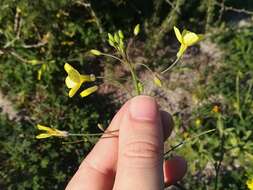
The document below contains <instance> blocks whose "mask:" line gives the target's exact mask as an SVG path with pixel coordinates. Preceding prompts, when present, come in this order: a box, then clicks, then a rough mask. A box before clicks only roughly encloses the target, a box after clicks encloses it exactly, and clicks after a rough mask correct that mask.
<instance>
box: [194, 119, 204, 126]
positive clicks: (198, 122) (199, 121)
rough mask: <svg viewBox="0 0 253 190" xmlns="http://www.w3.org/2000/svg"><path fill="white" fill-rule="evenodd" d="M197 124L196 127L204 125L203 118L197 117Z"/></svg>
mask: <svg viewBox="0 0 253 190" xmlns="http://www.w3.org/2000/svg"><path fill="white" fill-rule="evenodd" d="M195 125H196V127H200V126H201V125H202V120H201V119H199V118H198V119H196V120H195Z"/></svg>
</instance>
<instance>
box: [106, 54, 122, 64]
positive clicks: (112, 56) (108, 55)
mask: <svg viewBox="0 0 253 190" xmlns="http://www.w3.org/2000/svg"><path fill="white" fill-rule="evenodd" d="M101 55H103V56H106V57H110V58H113V59H116V60H118V61H120V62H121V63H124V61H123V60H122V59H120V58H118V57H116V56H114V55H111V54H107V53H101Z"/></svg>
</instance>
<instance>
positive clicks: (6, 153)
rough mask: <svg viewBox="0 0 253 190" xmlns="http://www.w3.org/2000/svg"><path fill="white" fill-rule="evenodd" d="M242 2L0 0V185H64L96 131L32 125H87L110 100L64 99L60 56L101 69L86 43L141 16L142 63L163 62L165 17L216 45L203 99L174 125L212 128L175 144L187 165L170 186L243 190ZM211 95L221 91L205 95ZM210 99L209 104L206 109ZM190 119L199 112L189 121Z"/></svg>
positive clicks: (247, 140)
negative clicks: (13, 113) (87, 136)
mask: <svg viewBox="0 0 253 190" xmlns="http://www.w3.org/2000/svg"><path fill="white" fill-rule="evenodd" d="M250 11H253V3H252V1H251V0H245V1H243V2H242V1H240V2H238V1H236V0H224V1H216V0H208V1H200V0H190V1H186V0H170V1H169V0H155V1H151V0H138V1H137V0H135V1H127V0H104V1H99V0H92V1H90V2H88V1H85V0H54V1H50V0H38V1H34V0H2V1H1V2H0V92H1V94H3V95H4V96H5V97H6V98H7V99H8V100H10V101H11V102H12V106H13V107H14V108H15V109H16V110H17V112H18V116H17V119H16V120H15V119H14V120H11V119H9V118H8V114H6V113H4V112H2V113H1V115H0V188H1V189H8V190H12V189H13V190H15V189H17V190H26V189H33V190H40V189H64V187H65V186H66V183H67V182H68V180H69V178H70V177H71V176H72V175H73V173H74V172H75V170H76V169H77V168H78V166H79V163H80V162H81V160H82V159H83V158H84V157H85V155H86V154H87V153H88V152H89V150H90V149H91V148H92V146H93V145H94V142H95V141H96V139H92V140H91V142H89V141H85V142H81V143H75V144H63V143H62V142H64V141H76V140H78V139H74V138H73V139H67V140H65V139H64V140H63V139H57V138H52V139H45V140H36V139H35V136H36V135H37V133H38V131H37V129H36V128H35V126H36V124H37V123H41V124H44V125H47V126H53V127H56V128H58V129H61V130H67V131H71V132H74V133H92V132H97V131H98V129H97V127H96V126H97V123H102V124H103V125H105V126H106V125H108V123H109V122H110V119H111V118H112V116H113V114H114V113H115V112H116V111H117V108H118V107H119V103H118V102H117V100H114V99H113V96H111V95H112V94H110V93H107V94H102V93H98V94H94V95H92V96H89V97H87V98H85V99H81V98H80V97H79V96H75V97H74V98H72V99H70V98H68V97H67V93H68V90H67V88H66V87H65V84H64V80H65V77H66V73H65V71H64V69H63V65H64V63H66V62H68V63H70V64H71V65H73V66H74V67H75V68H77V69H78V70H79V71H80V72H81V73H87V74H90V73H95V74H96V75H102V74H103V72H104V70H106V69H108V68H107V67H108V66H106V65H105V64H103V61H102V60H101V59H100V58H98V59H97V58H93V57H91V56H89V55H88V53H87V52H88V51H89V50H90V49H93V48H95V49H101V50H106V51H109V50H108V46H107V45H106V43H105V40H104V39H105V38H106V35H107V32H112V33H113V32H114V31H116V30H118V29H121V30H123V31H124V32H125V33H126V34H129V33H131V32H132V28H133V26H135V25H136V24H138V23H141V26H142V36H141V38H140V41H141V42H143V43H145V44H146V46H145V47H141V50H143V52H145V53H146V54H145V56H146V57H147V58H148V59H149V60H150V61H149V62H148V64H150V65H151V66H155V65H157V64H158V65H159V64H164V63H169V62H170V58H168V55H167V54H164V55H162V56H161V55H160V54H159V51H160V50H163V49H166V48H167V47H170V48H173V47H175V45H174V42H173V40H172V39H171V37H169V36H171V35H170V34H171V30H172V27H173V26H174V25H178V26H179V27H180V28H189V29H190V30H192V31H196V32H198V33H205V34H206V36H208V37H207V39H206V40H210V41H212V43H215V44H217V45H218V46H219V48H220V49H221V50H222V51H223V54H222V60H221V61H220V62H221V63H220V66H219V68H218V70H215V73H214V74H213V75H212V77H211V78H210V79H209V80H210V81H209V82H208V85H206V84H199V85H200V87H201V92H200V93H199V94H198V95H199V97H198V98H199V99H201V100H202V101H205V102H206V103H205V104H203V105H200V106H198V107H197V108H196V109H195V110H194V112H193V113H192V115H191V116H190V117H189V121H190V122H189V123H188V125H189V126H188V128H187V129H184V133H183V134H185V133H186V132H187V133H188V134H190V135H194V134H197V133H200V132H203V131H206V130H208V129H213V128H216V129H217V132H215V133H212V134H210V135H207V136H204V137H201V138H200V139H199V140H195V141H193V142H191V143H187V144H185V145H184V146H182V147H181V148H179V149H178V150H176V152H177V153H178V154H184V155H187V160H188V162H189V171H188V174H187V176H186V177H185V178H184V179H183V180H182V181H181V182H180V183H179V184H178V186H182V189H215V188H216V189H246V186H245V181H246V180H247V177H248V176H250V175H253V165H252V164H253V151H252V150H253V142H252V137H253V134H252V122H253V89H252V85H253V57H252V52H253V32H252V31H253V26H252V24H251V23H252V12H250ZM241 19H245V20H247V19H251V20H250V21H249V23H250V24H248V25H246V26H242V27H239V26H238V22H239V21H240V20H241ZM109 63H110V62H108V63H106V64H109ZM40 72H42V75H41V80H38V75H39V73H40ZM98 83H99V82H98ZM212 95H213V96H218V95H219V96H221V97H222V100H220V99H218V100H217V101H212V100H210V99H209V97H211V96H212ZM115 102H116V103H115ZM215 105H217V106H219V107H220V109H221V111H220V112H219V113H213V112H212V111H211V110H212V108H213V106H215ZM183 119H185V118H182V117H181V116H180V114H178V115H175V121H176V129H175V131H176V134H178V136H177V137H176V138H175V143H176V142H180V141H181V140H182V139H183V138H184V135H182V128H183V127H182V125H183V122H184V121H183ZM196 119H200V120H201V125H200V126H199V127H196V122H195V121H196ZM216 184H217V185H216ZM215 186H216V187H215ZM183 187H184V188H183Z"/></svg>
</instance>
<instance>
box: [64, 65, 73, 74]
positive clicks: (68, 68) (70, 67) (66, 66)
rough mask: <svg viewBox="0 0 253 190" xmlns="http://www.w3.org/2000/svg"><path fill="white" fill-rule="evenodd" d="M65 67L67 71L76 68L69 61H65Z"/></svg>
mask: <svg viewBox="0 0 253 190" xmlns="http://www.w3.org/2000/svg"><path fill="white" fill-rule="evenodd" d="M64 69H65V71H66V72H67V73H69V72H70V71H71V70H74V68H73V67H72V66H71V65H70V64H68V63H65V65H64Z"/></svg>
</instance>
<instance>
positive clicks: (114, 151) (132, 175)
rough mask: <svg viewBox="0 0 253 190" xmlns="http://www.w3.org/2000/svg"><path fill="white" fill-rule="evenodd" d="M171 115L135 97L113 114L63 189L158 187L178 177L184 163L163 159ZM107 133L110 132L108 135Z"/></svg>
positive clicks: (149, 189)
mask: <svg viewBox="0 0 253 190" xmlns="http://www.w3.org/2000/svg"><path fill="white" fill-rule="evenodd" d="M172 128H173V121H172V118H171V116H170V115H169V114H168V113H167V112H164V111H160V110H159V107H158V105H157V103H156V101H155V99H154V98H152V97H149V96H137V97H135V98H133V99H131V100H129V101H128V102H126V103H125V104H124V105H123V106H122V107H121V109H120V110H119V111H118V113H117V114H116V115H115V116H114V118H113V120H112V122H111V124H110V126H109V127H108V129H107V131H112V130H119V131H118V132H117V134H116V135H117V136H116V137H113V138H106V137H108V134H104V135H103V136H102V138H101V139H100V140H99V141H98V142H97V144H96V145H95V146H94V148H93V149H92V151H91V152H90V153H89V154H88V156H87V157H86V158H85V159H84V160H83V162H82V163H81V165H80V167H79V169H78V170H77V172H76V173H75V175H74V176H73V177H72V179H71V180H70V182H69V184H68V185H67V187H66V190H86V189H87V190H125V189H128V190H129V189H138V190H160V189H163V188H164V186H165V185H166V186H167V185H171V184H173V183H175V182H176V181H178V180H180V179H181V178H182V177H183V176H184V174H185V173H186V168H187V163H186V161H185V160H184V159H182V158H181V157H178V156H176V157H172V158H171V159H170V160H166V161H163V142H164V140H166V139H167V138H168V137H169V135H170V134H171V131H172ZM110 136H111V135H110Z"/></svg>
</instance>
